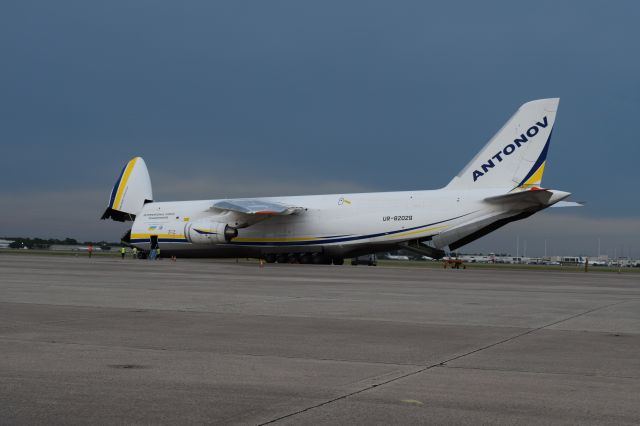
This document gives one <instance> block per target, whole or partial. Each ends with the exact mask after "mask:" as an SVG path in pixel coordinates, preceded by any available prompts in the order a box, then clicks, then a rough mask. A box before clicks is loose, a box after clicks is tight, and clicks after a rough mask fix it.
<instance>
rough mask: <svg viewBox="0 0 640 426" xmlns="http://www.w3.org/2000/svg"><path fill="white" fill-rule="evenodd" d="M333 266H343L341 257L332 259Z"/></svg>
mask: <svg viewBox="0 0 640 426" xmlns="http://www.w3.org/2000/svg"><path fill="white" fill-rule="evenodd" d="M333 264H334V265H344V259H343V258H342V257H334V258H333Z"/></svg>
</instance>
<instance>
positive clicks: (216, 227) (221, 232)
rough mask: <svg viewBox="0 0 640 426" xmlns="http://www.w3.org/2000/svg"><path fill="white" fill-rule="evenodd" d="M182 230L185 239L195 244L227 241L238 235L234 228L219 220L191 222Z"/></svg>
mask: <svg viewBox="0 0 640 426" xmlns="http://www.w3.org/2000/svg"><path fill="white" fill-rule="evenodd" d="M184 231H185V232H184V234H185V235H186V236H187V239H188V240H189V241H190V242H192V243H195V244H220V243H228V242H229V241H231V240H232V239H233V238H235V237H237V236H238V230H237V229H236V228H232V227H231V226H229V225H227V224H226V223H220V222H193V223H189V224H187V226H186V227H185V230H184Z"/></svg>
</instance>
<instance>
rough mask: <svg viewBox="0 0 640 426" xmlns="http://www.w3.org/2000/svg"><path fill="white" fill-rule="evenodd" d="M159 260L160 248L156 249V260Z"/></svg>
mask: <svg viewBox="0 0 640 426" xmlns="http://www.w3.org/2000/svg"><path fill="white" fill-rule="evenodd" d="M159 259H160V247H158V248H157V249H156V260H159Z"/></svg>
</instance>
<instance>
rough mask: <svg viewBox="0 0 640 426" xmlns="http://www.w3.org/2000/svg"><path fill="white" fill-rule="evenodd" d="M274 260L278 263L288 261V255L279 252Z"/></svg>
mask: <svg viewBox="0 0 640 426" xmlns="http://www.w3.org/2000/svg"><path fill="white" fill-rule="evenodd" d="M276 260H277V261H278V263H289V255H288V254H279V255H278V257H277V259H276Z"/></svg>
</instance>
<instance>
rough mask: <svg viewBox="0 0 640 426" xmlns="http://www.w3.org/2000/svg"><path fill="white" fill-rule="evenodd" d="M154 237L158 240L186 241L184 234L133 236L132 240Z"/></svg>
mask: <svg viewBox="0 0 640 426" xmlns="http://www.w3.org/2000/svg"><path fill="white" fill-rule="evenodd" d="M152 235H153V236H155V237H158V238H166V239H176V240H183V239H184V235H182V234H131V239H133V240H140V239H146V238H151V236H152Z"/></svg>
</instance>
